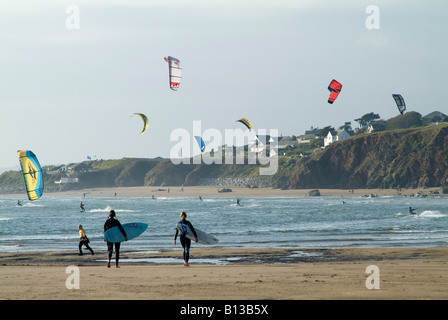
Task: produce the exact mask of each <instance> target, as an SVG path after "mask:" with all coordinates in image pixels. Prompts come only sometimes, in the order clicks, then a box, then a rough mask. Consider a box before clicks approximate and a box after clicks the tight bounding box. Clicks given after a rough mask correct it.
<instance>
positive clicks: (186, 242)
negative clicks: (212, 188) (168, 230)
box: [174, 211, 198, 267]
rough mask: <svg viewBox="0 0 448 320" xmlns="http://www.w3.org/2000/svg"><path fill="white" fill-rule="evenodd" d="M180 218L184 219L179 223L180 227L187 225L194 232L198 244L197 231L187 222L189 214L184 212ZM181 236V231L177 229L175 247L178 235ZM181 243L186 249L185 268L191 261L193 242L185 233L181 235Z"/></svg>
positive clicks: (184, 256) (184, 254) (184, 255)
mask: <svg viewBox="0 0 448 320" xmlns="http://www.w3.org/2000/svg"><path fill="white" fill-rule="evenodd" d="M180 218H181V219H182V220H181V221H179V224H180V225H185V226H188V227H189V228H190V230H191V231H192V232H193V234H194V237H195V238H196V239H195V240H196V242H198V235H197V234H196V230H194V228H193V225H192V224H191V222H190V221H188V220H187V214H186V213H185V211H182V212H181V213H180ZM178 234H179V229H178V228H176V234H175V235H174V245H176V239H177V235H178ZM180 243H181V245H182V248H184V252H183V258H184V266H185V267H188V266H189V264H188V261H189V260H190V246H191V240H190V239H188V238H187V237H186V235H185V234H184V233H182V232H181V233H180Z"/></svg>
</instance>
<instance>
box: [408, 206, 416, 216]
mask: <svg viewBox="0 0 448 320" xmlns="http://www.w3.org/2000/svg"><path fill="white" fill-rule="evenodd" d="M414 210H415V209H412V208H411V207H409V214H411V215H416V214H417V213H416V212H415V211H414Z"/></svg>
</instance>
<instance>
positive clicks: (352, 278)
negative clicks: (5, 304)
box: [0, 247, 448, 300]
mask: <svg viewBox="0 0 448 320" xmlns="http://www.w3.org/2000/svg"><path fill="white" fill-rule="evenodd" d="M294 250H300V249H225V248H192V257H191V260H190V263H191V266H190V267H184V266H183V265H182V264H180V263H179V264H166V263H165V264H153V263H121V264H120V268H115V267H114V266H113V267H111V268H109V269H108V268H107V267H106V262H105V261H100V260H101V259H106V252H105V251H104V252H101V251H100V252H97V253H96V255H95V256H91V255H84V256H81V257H80V256H77V253H76V252H75V251H73V252H44V253H42V252H41V253H39V252H35V253H1V254H0V274H1V277H0V288H1V291H0V299H7V300H9V299H12V300H22V299H23V300H34V299H38V300H49V299H51V300H53V299H56V300H78V299H83V300H90V299H95V300H102V299H114V300H115V299H118V300H126V299H133V300H141V299H145V300H146V299H149V300H185V299H186V300H215V299H217V300H260V299H262V300H266V299H267V300H303V299H305V300H314V299H319V300H321V299H363V300H365V299H367V300H370V299H374V300H396V299H399V300H402V299H405V300H406V299H447V298H448V273H447V272H446V271H447V270H448V248H447V247H438V248H354V249H319V250H312V249H304V250H302V251H304V252H306V253H319V254H318V255H310V258H305V259H303V258H302V259H301V260H299V261H294V262H288V260H287V257H290V256H291V253H292V251H294ZM181 254H182V253H181V250H172V251H166V252H160V253H132V252H126V251H125V252H123V253H122V257H121V260H123V259H129V258H142V257H144V258H146V259H149V261H150V260H151V258H152V259H156V258H161V257H165V258H168V257H173V258H179V257H180V256H181ZM201 257H207V258H213V257H219V258H222V257H231V258H234V259H235V260H234V261H235V262H230V263H228V264H226V265H211V264H199V263H195V259H199V258H201ZM372 265H373V266H376V267H377V269H376V271H374V272H373V273H372V271H368V270H367V268H368V267H369V266H372ZM69 266H76V268H77V270H78V272H79V273H78V274H79V289H76V288H68V287H67V281H69V287H70V285H72V286H73V284H74V283H75V282H74V281H75V280H73V279H72V278H70V277H71V276H72V275H73V274H74V271H70V270H69V271H67V267H69ZM366 271H368V272H366ZM372 275H378V278H376V279H372V278H369V276H372ZM68 279H69V280H68ZM369 279H370V280H369ZM367 282H369V283H370V287H371V288H368V287H369V286H368V285H367ZM374 285H375V286H378V287H372V286H374Z"/></svg>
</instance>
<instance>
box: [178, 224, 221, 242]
mask: <svg viewBox="0 0 448 320" xmlns="http://www.w3.org/2000/svg"><path fill="white" fill-rule="evenodd" d="M176 228H177V230H179V232H180V233H182V234H184V235H185V236H186V237H187V238H188V239H190V240H192V241H196V238H195V237H194V233H193V231H191V229H190V227H189V226H187V225H186V224H183V223H181V222H180V221H179V222H178V223H177V225H176ZM194 230H195V231H196V234H197V235H198V242H199V243H201V244H216V243H218V241H219V240H218V239H217V238H215V237H214V236H212V235H211V234H208V233H206V232H204V231H202V230H200V229H198V228H194Z"/></svg>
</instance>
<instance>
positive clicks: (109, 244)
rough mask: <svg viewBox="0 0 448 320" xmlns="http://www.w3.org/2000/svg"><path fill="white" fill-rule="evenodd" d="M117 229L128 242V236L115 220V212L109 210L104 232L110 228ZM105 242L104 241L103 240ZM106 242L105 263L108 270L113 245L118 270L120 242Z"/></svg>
mask: <svg viewBox="0 0 448 320" xmlns="http://www.w3.org/2000/svg"><path fill="white" fill-rule="evenodd" d="M113 227H118V229H120V231H121V232H122V233H123V235H124V238H125V239H126V241H128V236H127V235H126V232H125V231H124V229H123V227H122V226H121V223H120V221H118V220H117V219H115V211H114V210H110V211H109V217H108V218H107V220H106V222H105V223H104V232H106V231H107V230H109V229H110V228H113ZM104 241H106V239H104ZM106 242H107V251H108V258H109V259H108V261H107V267H108V268H110V259H111V258H112V254H113V252H114V245H115V266H116V267H117V268H119V266H118V260H119V259H120V243H121V242H108V241H106Z"/></svg>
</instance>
